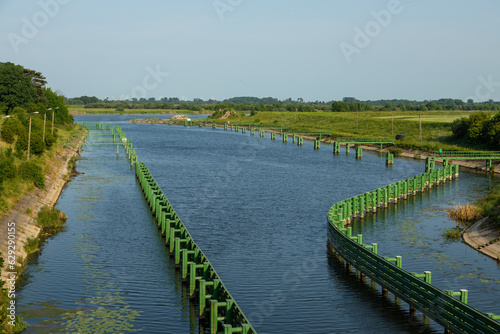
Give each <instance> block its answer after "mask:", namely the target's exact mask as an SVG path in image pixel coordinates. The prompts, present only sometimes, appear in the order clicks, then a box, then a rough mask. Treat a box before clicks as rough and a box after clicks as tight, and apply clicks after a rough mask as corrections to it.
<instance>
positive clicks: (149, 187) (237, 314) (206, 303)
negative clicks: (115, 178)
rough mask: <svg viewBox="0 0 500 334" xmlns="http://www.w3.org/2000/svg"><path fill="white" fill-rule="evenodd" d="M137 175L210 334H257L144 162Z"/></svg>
mask: <svg viewBox="0 0 500 334" xmlns="http://www.w3.org/2000/svg"><path fill="white" fill-rule="evenodd" d="M135 171H136V177H137V180H138V181H139V183H140V186H141V189H142V190H143V192H144V196H145V198H146V200H147V202H148V204H149V206H150V208H151V211H152V213H153V216H154V217H155V218H156V221H157V224H158V228H159V229H160V230H161V233H162V235H164V236H165V239H166V241H165V242H166V244H167V246H168V247H169V252H170V254H172V255H173V257H174V263H175V266H176V267H177V268H179V270H180V271H181V276H182V280H183V281H185V282H189V295H190V297H194V296H195V294H196V292H198V298H199V305H200V308H199V309H200V313H199V316H200V318H208V319H209V322H210V333H214V334H215V333H219V330H220V329H221V328H223V329H224V331H225V332H227V331H228V330H229V329H231V331H232V332H233V333H249V334H253V333H256V331H255V329H254V328H253V327H252V325H251V324H250V322H249V321H248V319H247V318H246V317H245V315H244V314H243V311H242V310H241V309H240V307H239V306H238V304H237V303H236V302H235V301H234V298H232V296H231V294H230V293H229V291H228V290H227V288H226V287H225V286H224V284H223V283H222V281H221V280H220V278H219V276H218V274H217V272H216V271H215V269H214V268H213V266H212V265H211V264H210V262H209V261H208V259H207V258H206V256H205V255H204V254H203V252H202V250H201V249H200V248H199V247H198V246H197V245H196V243H195V242H194V241H193V238H192V237H191V235H190V234H189V232H188V230H187V228H186V227H185V226H184V224H183V223H182V221H181V220H180V218H179V217H178V215H177V213H175V211H174V209H173V207H172V205H171V204H170V202H169V201H168V199H167V198H166V196H165V194H164V193H163V192H162V191H161V189H160V187H159V186H158V184H157V183H156V181H155V180H154V178H153V176H152V175H151V173H150V172H149V170H148V169H147V167H146V165H145V164H144V163H143V162H140V163H137V164H136V165H135ZM197 287H198V289H197ZM221 324H222V327H221V326H220V325H221Z"/></svg>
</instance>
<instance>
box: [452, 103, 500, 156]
mask: <svg viewBox="0 0 500 334" xmlns="http://www.w3.org/2000/svg"><path fill="white" fill-rule="evenodd" d="M451 130H452V132H453V137H454V138H455V139H457V140H462V141H465V142H467V143H468V144H472V145H477V146H479V147H488V148H490V149H493V150H498V151H500V113H498V114H496V115H495V116H492V115H491V114H490V113H485V112H480V113H477V114H472V115H470V116H469V117H463V118H460V119H457V120H455V121H453V123H452V124H451Z"/></svg>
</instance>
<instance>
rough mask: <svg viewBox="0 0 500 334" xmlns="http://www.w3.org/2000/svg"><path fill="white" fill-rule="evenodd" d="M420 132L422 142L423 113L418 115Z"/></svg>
mask: <svg viewBox="0 0 500 334" xmlns="http://www.w3.org/2000/svg"><path fill="white" fill-rule="evenodd" d="M418 131H419V133H420V141H422V113H420V114H418Z"/></svg>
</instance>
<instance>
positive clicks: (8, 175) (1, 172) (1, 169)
mask: <svg viewBox="0 0 500 334" xmlns="http://www.w3.org/2000/svg"><path fill="white" fill-rule="evenodd" d="M16 176H17V170H16V166H15V165H14V159H12V158H6V159H1V160H0V178H3V179H4V180H5V179H13V178H15V177H16Z"/></svg>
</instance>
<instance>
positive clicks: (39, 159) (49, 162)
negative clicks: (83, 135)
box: [0, 125, 75, 219]
mask: <svg viewBox="0 0 500 334" xmlns="http://www.w3.org/2000/svg"><path fill="white" fill-rule="evenodd" d="M74 130H75V126H74V125H67V126H64V127H61V128H59V129H58V138H57V141H56V143H55V144H54V145H52V147H51V148H50V149H49V150H47V151H45V152H44V153H43V154H42V155H40V156H36V155H32V157H31V158H30V161H33V162H34V163H35V164H36V165H38V166H43V167H42V173H43V174H50V173H52V172H53V170H54V168H55V164H56V163H57V161H58V159H57V157H58V156H60V155H61V153H62V152H63V151H64V147H63V144H64V142H67V141H68V139H69V138H71V136H72V133H73V131H74ZM1 147H2V157H1V158H0V159H7V156H8V155H9V153H8V152H9V151H11V152H12V151H14V149H15V148H14V144H7V143H5V142H3V141H2V143H1ZM10 158H11V159H13V163H14V169H15V170H16V171H19V168H20V166H21V165H22V164H23V163H24V159H23V158H22V159H19V158H18V157H16V154H12V155H11V156H10ZM16 174H18V175H17V177H13V178H8V179H5V180H4V181H3V184H2V191H1V192H0V219H1V218H2V217H4V216H5V215H7V214H8V213H9V212H10V211H11V210H12V208H13V207H14V205H15V204H16V203H17V202H18V201H19V200H20V199H21V198H22V197H23V196H24V195H26V194H27V193H28V192H30V191H32V190H33V189H34V188H35V182H34V181H33V180H29V179H26V178H22V177H21V176H20V175H19V174H20V173H18V172H16Z"/></svg>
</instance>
